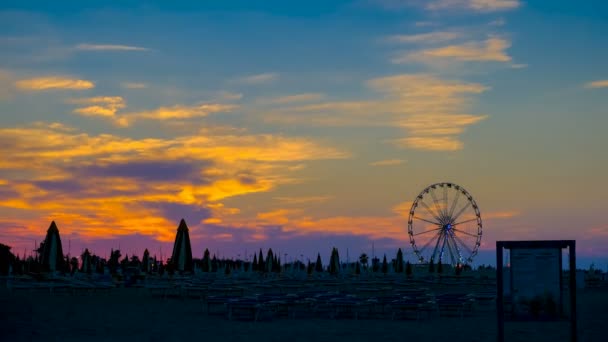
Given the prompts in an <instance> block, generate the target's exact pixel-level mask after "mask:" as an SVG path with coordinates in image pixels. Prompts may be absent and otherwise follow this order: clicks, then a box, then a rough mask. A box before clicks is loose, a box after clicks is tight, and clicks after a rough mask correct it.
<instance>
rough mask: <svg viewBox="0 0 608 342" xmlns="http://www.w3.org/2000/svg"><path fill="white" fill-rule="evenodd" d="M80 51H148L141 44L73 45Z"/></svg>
mask: <svg viewBox="0 0 608 342" xmlns="http://www.w3.org/2000/svg"><path fill="white" fill-rule="evenodd" d="M75 49H76V50H80V51H149V50H150V49H148V48H145V47H141V46H131V45H116V44H78V45H76V47H75Z"/></svg>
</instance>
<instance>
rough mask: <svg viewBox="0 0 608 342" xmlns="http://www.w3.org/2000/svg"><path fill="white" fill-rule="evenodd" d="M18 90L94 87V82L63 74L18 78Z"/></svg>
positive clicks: (84, 88) (82, 88) (83, 88)
mask: <svg viewBox="0 0 608 342" xmlns="http://www.w3.org/2000/svg"><path fill="white" fill-rule="evenodd" d="M15 86H16V87H17V89H19V90H24V91H39V90H60V89H66V90H86V89H92V88H94V87H95V84H94V83H93V82H91V81H87V80H79V79H73V78H68V77H64V76H48V77H36V78H30V79H24V80H19V81H17V82H16V83H15Z"/></svg>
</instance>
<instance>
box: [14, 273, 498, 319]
mask: <svg viewBox="0 0 608 342" xmlns="http://www.w3.org/2000/svg"><path fill="white" fill-rule="evenodd" d="M462 285H463V284H457V286H443V284H442V286H437V284H433V283H428V282H424V281H423V282H413V281H409V282H399V281H382V280H379V281H374V280H371V281H370V280H366V281H360V282H357V281H339V280H338V281H336V280H332V279H329V280H323V279H313V280H291V281H290V280H288V279H287V280H268V281H260V280H243V279H240V280H238V281H235V280H231V279H200V278H199V279H197V278H192V277H191V278H182V279H180V278H177V279H176V278H173V279H160V278H157V279H153V278H150V279H148V280H146V282H145V283H140V284H136V285H134V286H133V287H137V288H138V289H137V291H138V293H140V294H142V295H150V296H153V297H160V298H164V299H170V298H177V299H181V300H200V302H201V305H202V306H203V310H204V312H205V313H207V314H209V315H223V316H225V317H227V318H228V319H231V320H232V319H239V320H240V319H248V320H254V321H257V320H267V319H274V318H289V319H297V318H306V317H317V318H331V319H339V318H350V319H373V318H382V319H393V320H396V319H416V320H421V319H432V318H434V317H444V316H453V317H463V316H465V315H471V314H475V313H477V312H483V310H484V308H485V309H489V308H491V309H494V307H495V306H494V305H495V299H496V295H495V292H493V291H491V287H488V286H486V287H485V288H484V286H476V284H471V285H470V286H462ZM115 286H116V284H114V283H112V282H109V281H104V280H101V279H96V280H95V281H92V280H91V279H88V280H83V279H80V280H79V279H74V278H70V279H54V280H52V281H45V282H35V281H25V280H20V281H12V282H10V285H9V289H10V290H11V291H42V292H44V291H48V292H49V293H53V294H60V293H67V294H71V295H79V294H83V293H84V294H91V293H96V292H99V291H108V292H109V291H111V289H113V288H115ZM465 288H466V289H467V290H466V292H463V291H462V290H463V289H465Z"/></svg>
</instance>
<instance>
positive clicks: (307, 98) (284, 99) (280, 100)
mask: <svg viewBox="0 0 608 342" xmlns="http://www.w3.org/2000/svg"><path fill="white" fill-rule="evenodd" d="M324 98H325V94H321V93H304V94H296V95H287V96H281V97H275V98H270V99H265V98H262V99H258V100H257V101H256V102H258V103H265V104H289V103H298V102H315V101H320V100H323V99H324Z"/></svg>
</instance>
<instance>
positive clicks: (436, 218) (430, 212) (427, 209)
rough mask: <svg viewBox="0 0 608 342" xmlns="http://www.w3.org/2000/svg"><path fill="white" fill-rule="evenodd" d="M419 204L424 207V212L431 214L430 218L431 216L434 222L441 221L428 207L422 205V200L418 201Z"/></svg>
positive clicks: (424, 204)
mask: <svg viewBox="0 0 608 342" xmlns="http://www.w3.org/2000/svg"><path fill="white" fill-rule="evenodd" d="M420 204H422V206H423V207H424V209H426V211H427V212H428V213H429V214H431V216H433V217H434V218H435V220H437V221H441V220H440V219H439V216H438V215H436V214H435V213H434V212H433V210H431V208H430V207H429V206H428V204H426V203H424V201H422V200H421V201H420Z"/></svg>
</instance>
